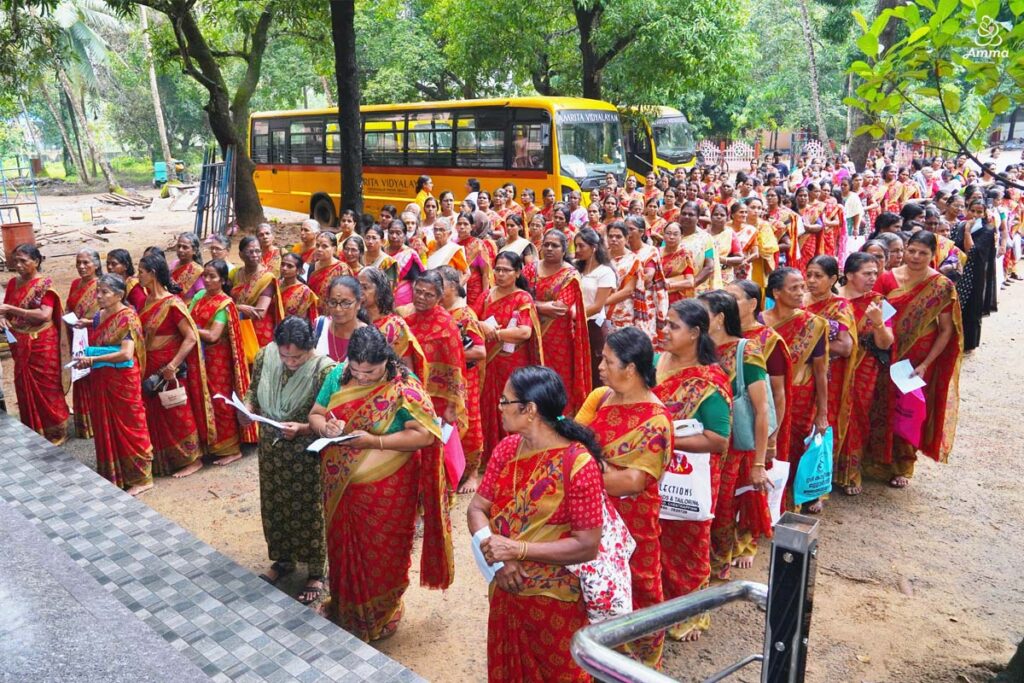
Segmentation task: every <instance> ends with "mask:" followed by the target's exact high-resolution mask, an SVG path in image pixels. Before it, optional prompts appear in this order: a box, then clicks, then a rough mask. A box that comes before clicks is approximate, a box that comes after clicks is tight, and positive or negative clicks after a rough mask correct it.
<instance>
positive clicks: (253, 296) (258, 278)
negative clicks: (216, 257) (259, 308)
mask: <svg viewBox="0 0 1024 683" xmlns="http://www.w3.org/2000/svg"><path fill="white" fill-rule="evenodd" d="M265 295H266V296H269V297H270V307H269V308H268V309H267V312H266V313H264V314H263V317H262V318H261V319H260V320H252V321H250V322H251V323H252V326H253V328H254V329H255V331H256V339H257V340H258V341H259V344H260V348H263V347H264V346H266V345H267V344H269V343H270V342H272V341H274V330H275V329H276V328H277V324H278V323H279V322H281V321H282V320H283V319H284V308H283V307H282V305H281V288H280V286H279V285H278V282H277V278H276V277H275V276H274V274H273V273H272V272H271V271H269V270H267V269H266V267H265V266H263V265H261V266H260V267H259V268H258V269H257V270H256V272H255V273H253V274H252V275H248V274H246V272H245V268H239V269H238V270H236V271H235V274H234V281H233V282H232V285H231V298H232V299H234V300H235V303H236V304H238V305H245V306H255V305H256V304H257V303H258V302H259V300H260V298H261V297H263V296H265Z"/></svg>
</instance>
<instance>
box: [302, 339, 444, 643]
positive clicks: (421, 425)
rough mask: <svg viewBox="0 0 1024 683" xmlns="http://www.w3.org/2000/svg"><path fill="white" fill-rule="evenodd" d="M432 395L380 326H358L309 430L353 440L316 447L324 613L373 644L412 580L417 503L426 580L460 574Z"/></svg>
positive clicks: (433, 584)
mask: <svg viewBox="0 0 1024 683" xmlns="http://www.w3.org/2000/svg"><path fill="white" fill-rule="evenodd" d="M435 417H436V416H435V414H434V408H433V406H432V405H431V403H430V397H429V396H428V395H427V392H426V391H425V390H424V389H423V385H422V384H420V382H419V380H417V379H416V378H415V377H414V376H413V375H412V373H411V372H409V370H408V368H406V367H405V365H403V364H402V362H401V361H399V360H398V357H397V356H396V355H395V352H394V350H393V349H392V348H391V346H390V345H388V343H387V341H386V340H385V339H384V335H382V334H381V333H380V332H379V331H378V330H377V329H376V328H375V327H372V326H366V327H361V328H359V329H357V330H356V331H355V332H353V333H352V341H351V343H350V344H349V347H348V362H347V363H345V364H344V365H340V366H338V367H337V368H335V370H334V371H332V372H331V373H330V374H329V375H328V376H327V379H326V380H325V381H324V385H323V387H322V388H321V390H320V393H319V395H318V396H317V399H316V404H315V405H314V406H313V409H312V411H311V412H310V414H309V424H310V427H311V428H312V429H313V432H314V433H315V434H317V435H318V436H322V437H336V436H340V435H342V434H343V433H344V434H349V435H352V436H354V437H355V438H354V439H353V440H350V441H346V442H344V443H340V444H332V445H329V446H327V447H326V448H325V449H324V450H323V451H321V453H320V462H321V470H320V471H321V482H322V486H323V496H324V519H325V521H326V525H327V556H328V561H329V566H330V589H331V603H330V605H329V607H328V609H327V613H328V616H330V617H332V618H334V619H336V620H337V622H338V623H339V624H340V625H341V626H342V628H344V629H345V630H346V631H349V632H350V633H353V634H355V635H356V636H358V637H359V638H362V639H363V640H367V641H374V640H380V639H383V638H388V637H390V636H392V635H394V633H395V631H396V630H397V629H398V625H399V622H400V621H401V619H402V612H403V605H402V594H403V593H404V592H405V590H406V588H408V586H409V565H410V564H411V556H412V546H413V536H414V534H415V530H416V517H417V509H418V508H419V507H420V506H421V505H422V511H423V523H424V526H423V553H422V556H421V558H420V583H421V584H422V585H425V586H427V587H430V588H442V589H443V588H447V587H448V586H449V585H450V584H451V581H452V575H453V573H454V564H453V562H454V559H453V555H452V541H451V520H450V519H449V516H448V513H449V510H448V495H447V492H446V489H445V487H446V484H445V476H444V462H443V460H442V458H441V449H440V448H438V447H437V443H438V442H439V440H440V436H441V431H440V427H439V426H438V424H437V422H436V420H435Z"/></svg>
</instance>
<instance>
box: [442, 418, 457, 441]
mask: <svg viewBox="0 0 1024 683" xmlns="http://www.w3.org/2000/svg"><path fill="white" fill-rule="evenodd" d="M454 431H455V427H453V426H451V425H450V424H448V423H447V422H444V421H442V422H441V443H448V439H450V438H452V432H454Z"/></svg>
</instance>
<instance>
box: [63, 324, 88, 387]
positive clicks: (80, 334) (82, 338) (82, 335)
mask: <svg viewBox="0 0 1024 683" xmlns="http://www.w3.org/2000/svg"><path fill="white" fill-rule="evenodd" d="M68 315H72V316H73V315H75V314H74V313H69V314H68ZM67 317H68V316H64V318H65V320H66V319H67ZM75 320H76V321H77V320H78V318H77V317H75ZM72 324H74V323H72ZM88 345H89V330H86V329H84V328H82V329H79V328H75V329H73V330H72V331H71V356H72V357H75V356H84V355H85V347H86V346H88ZM88 374H89V368H85V369H83V370H78V369H76V368H71V381H72V382H77V381H78V380H80V379H82V378H83V377H85V376H86V375H88Z"/></svg>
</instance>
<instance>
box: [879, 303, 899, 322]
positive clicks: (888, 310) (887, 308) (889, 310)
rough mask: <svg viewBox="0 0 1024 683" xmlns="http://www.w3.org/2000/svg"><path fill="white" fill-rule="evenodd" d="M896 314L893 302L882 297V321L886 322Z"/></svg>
mask: <svg viewBox="0 0 1024 683" xmlns="http://www.w3.org/2000/svg"><path fill="white" fill-rule="evenodd" d="M894 315H896V309H895V308H893V305H892V304H891V303H889V302H888V301H886V300H885V299H882V322H883V323H884V322H885V321H887V320H888V319H889V318H891V317H893V316H894Z"/></svg>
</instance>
